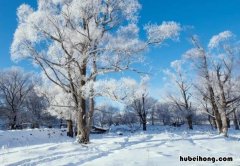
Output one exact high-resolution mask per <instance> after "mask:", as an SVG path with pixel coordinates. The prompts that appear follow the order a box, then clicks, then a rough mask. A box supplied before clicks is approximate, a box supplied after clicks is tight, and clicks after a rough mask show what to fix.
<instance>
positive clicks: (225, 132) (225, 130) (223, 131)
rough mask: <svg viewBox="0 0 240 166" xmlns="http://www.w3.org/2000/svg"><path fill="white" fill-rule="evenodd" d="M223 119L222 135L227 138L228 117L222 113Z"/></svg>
mask: <svg viewBox="0 0 240 166" xmlns="http://www.w3.org/2000/svg"><path fill="white" fill-rule="evenodd" d="M221 119H222V133H223V135H224V136H225V137H227V136H228V122H227V116H226V114H225V112H222V113H221Z"/></svg>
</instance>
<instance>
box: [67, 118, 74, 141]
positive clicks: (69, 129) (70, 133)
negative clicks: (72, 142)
mask: <svg viewBox="0 0 240 166" xmlns="http://www.w3.org/2000/svg"><path fill="white" fill-rule="evenodd" d="M67 136H69V137H73V123H72V120H71V119H69V120H67Z"/></svg>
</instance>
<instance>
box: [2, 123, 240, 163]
mask: <svg viewBox="0 0 240 166" xmlns="http://www.w3.org/2000/svg"><path fill="white" fill-rule="evenodd" d="M120 130H121V131H122V135H118V133H119V131H120ZM239 138H240V132H237V131H234V130H231V131H230V137H229V138H224V137H223V136H220V135H217V134H216V132H215V131H211V130H210V129H207V128H206V127H201V126H195V129H194V130H193V131H189V130H187V129H186V127H181V128H174V127H163V126H155V127H151V126H149V127H148V131H146V132H142V131H140V130H139V131H137V132H134V133H131V132H124V128H123V129H120V128H119V127H118V128H114V129H112V130H110V132H109V133H107V134H95V135H91V143H90V144H89V145H79V144H77V143H75V142H74V139H71V138H68V137H66V136H65V133H63V134H62V132H61V131H60V130H59V129H34V130H30V129H29V130H22V131H20V130H19V131H0V148H1V149H0V165H1V166H4V165H14V166H15V165H16V166H18V165H26V166H28V165H48V166H52V165H54V166H57V165H69V166H72V165H83V166H125V165H126V166H132V165H136V166H159V165H161V166H164V165H168V166H172V165H173V166H178V165H183V166H185V165H194V166H195V165H196V166H197V165H224V166H225V165H228V166H231V165H232V166H236V165H240V141H239ZM180 156H183V157H187V156H191V157H195V156H201V157H215V158H216V159H218V157H232V158H233V161H225V162H224V161H222V162H220V161H216V162H215V163H213V162H212V161H206V162H200V161H195V162H189V161H188V162H185V161H180Z"/></svg>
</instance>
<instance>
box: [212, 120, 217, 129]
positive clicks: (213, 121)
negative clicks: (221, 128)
mask: <svg viewBox="0 0 240 166" xmlns="http://www.w3.org/2000/svg"><path fill="white" fill-rule="evenodd" d="M210 118H211V117H210ZM210 120H211V121H212V125H213V127H214V128H215V129H217V123H216V118H211V119H210Z"/></svg>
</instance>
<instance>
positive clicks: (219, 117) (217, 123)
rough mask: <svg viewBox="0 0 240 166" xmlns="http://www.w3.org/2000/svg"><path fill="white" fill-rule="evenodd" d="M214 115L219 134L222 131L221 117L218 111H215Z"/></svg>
mask: <svg viewBox="0 0 240 166" xmlns="http://www.w3.org/2000/svg"><path fill="white" fill-rule="evenodd" d="M214 115H215V123H216V126H217V129H218V132H219V134H220V133H222V132H223V124H222V119H221V116H220V113H219V112H218V111H217V112H215V113H214Z"/></svg>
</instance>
